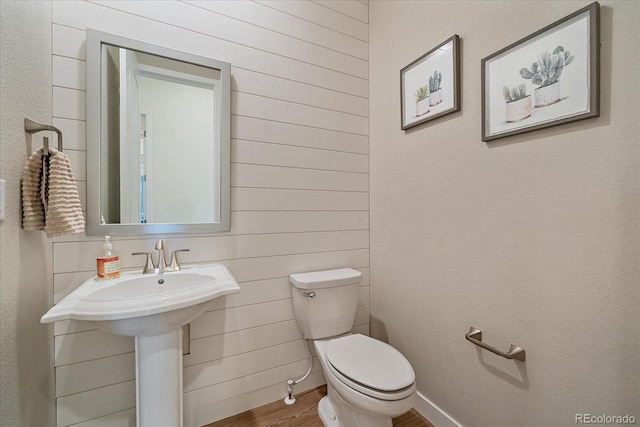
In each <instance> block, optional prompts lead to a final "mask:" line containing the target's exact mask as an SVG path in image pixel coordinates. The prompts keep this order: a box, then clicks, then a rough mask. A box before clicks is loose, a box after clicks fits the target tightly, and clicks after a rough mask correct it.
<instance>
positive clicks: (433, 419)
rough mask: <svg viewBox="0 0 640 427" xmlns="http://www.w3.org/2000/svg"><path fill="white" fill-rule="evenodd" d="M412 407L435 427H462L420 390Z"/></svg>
mask: <svg viewBox="0 0 640 427" xmlns="http://www.w3.org/2000/svg"><path fill="white" fill-rule="evenodd" d="M414 409H415V410H416V411H418V413H419V414H420V415H422V416H423V417H425V418H426V419H428V420H429V422H430V423H431V424H433V425H434V426H435V427H463V426H462V424H460V423H459V422H457V421H456V420H454V419H453V417H451V415H449V414H447V413H446V412H444V411H443V410H442V409H440V408H439V407H438V406H437V405H436V404H435V403H433V402H432V401H430V400H429V399H427V398H426V397H425V396H424V395H423V394H422V393H420V392H418V393H417V396H416V405H415V406H414Z"/></svg>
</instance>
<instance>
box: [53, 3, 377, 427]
mask: <svg viewBox="0 0 640 427" xmlns="http://www.w3.org/2000/svg"><path fill="white" fill-rule="evenodd" d="M52 10H53V13H52V21H53V22H52V32H53V58H52V61H53V89H52V90H53V114H54V118H53V121H54V125H56V126H58V127H59V128H61V129H62V131H63V132H64V136H65V139H64V141H65V152H66V153H67V154H68V155H69V156H70V158H71V161H72V164H73V166H74V171H75V174H76V179H77V180H78V186H79V189H80V193H81V198H82V201H83V203H84V201H85V200H86V181H85V180H86V167H87V165H86V156H85V152H86V136H85V129H86V126H85V119H86V113H85V111H86V108H85V106H86V99H85V95H86V92H85V91H86V86H85V72H86V62H85V61H86V55H85V38H86V31H85V30H86V28H87V27H89V28H95V29H98V30H102V31H106V32H111V33H116V34H120V35H123V36H126V37H131V38H136V39H141V40H144V41H148V42H151V43H154V44H160V45H165V46H168V47H171V48H173V49H180V50H184V51H189V52H192V53H195V54H198V55H203V56H209V57H213V58H217V59H220V60H223V61H228V62H230V63H231V74H232V96H231V98H232V99H231V110H232V119H231V120H232V129H231V137H232V165H231V170H232V179H231V185H232V193H231V194H232V213H231V218H232V230H231V232H230V233H220V234H218V235H209V236H206V235H205V236H203V235H198V236H185V235H181V236H126V237H116V238H114V243H115V248H116V250H117V251H118V252H119V253H120V255H121V260H122V266H123V268H125V269H129V268H132V269H137V268H141V267H142V260H141V258H138V257H132V256H131V255H130V254H131V252H134V251H143V250H151V249H152V248H153V243H154V241H155V239H156V238H159V237H163V238H166V239H167V242H168V245H169V246H170V247H169V249H177V248H183V247H184V248H190V249H191V252H188V253H186V254H184V256H183V257H182V258H183V260H184V263H185V264H189V263H196V262H221V263H223V264H225V265H226V266H227V267H228V268H229V269H230V270H231V271H232V273H233V274H234V276H235V277H236V278H237V280H238V281H239V282H240V286H241V289H242V290H241V292H240V294H237V295H233V296H229V297H223V298H221V299H219V300H218V301H216V303H215V304H214V306H213V307H212V308H211V309H210V310H209V311H208V312H206V313H205V314H204V315H202V316H201V317H200V318H198V319H197V320H196V321H195V322H193V323H192V325H191V354H190V355H187V356H185V357H184V408H185V409H184V410H185V425H186V426H200V425H203V424H206V423H209V422H212V421H215V420H218V419H222V418H225V417H227V416H229V415H232V414H234V413H238V412H241V411H244V410H247V409H250V408H252V407H256V406H259V405H261V404H264V403H267V402H271V401H275V400H278V399H281V398H283V397H284V395H285V393H286V380H287V379H289V378H295V377H298V376H300V375H302V374H303V373H304V372H305V371H306V369H307V366H308V354H307V349H306V346H305V343H304V340H302V337H301V334H300V332H299V330H298V328H297V326H296V323H295V319H294V316H293V310H292V304H291V291H290V285H289V282H288V276H289V274H291V273H295V272H302V271H311V270H319V269H328V268H339V267H354V268H357V269H359V270H360V271H362V272H363V281H362V286H361V288H360V291H361V292H360V301H359V308H358V312H357V317H356V326H355V330H356V331H359V332H363V333H368V330H369V305H368V304H369V286H368V285H369V277H368V276H369V275H368V273H369V156H368V153H369V136H368V131H369V118H368V117H369V100H368V97H369V82H368V78H369V61H368V52H369V49H368V6H367V2H366V1H339V2H338V1H313V2H312V1H302V0H300V1H255V2H254V1H210V2H208V1H181V2H178V1H127V2H123V1H95V2H93V1H92V2H85V1H57V0H56V1H53V2H52ZM100 247H101V241H100V239H98V238H88V237H85V236H70V237H66V238H58V239H55V240H54V244H53V252H54V254H53V258H54V261H53V262H54V267H53V271H54V280H53V282H54V295H55V302H57V301H59V300H60V299H61V298H63V297H64V296H65V295H67V294H68V293H69V292H70V291H72V290H73V289H75V288H76V287H77V286H78V285H80V284H81V283H82V282H83V281H84V280H85V279H87V278H88V277H90V276H92V275H93V274H94V268H95V256H96V254H97V253H99V251H100ZM54 331H55V332H54V334H55V371H56V399H57V425H58V426H68V425H74V426H85V427H86V426H134V425H135V383H134V378H135V372H134V353H133V351H134V344H133V339H132V338H128V337H120V336H116V335H110V334H107V333H104V332H101V331H99V330H96V329H95V328H93V327H92V326H91V325H89V324H87V323H83V322H59V323H57V324H56V325H55V328H54ZM158 374H159V375H161V374H162V373H158ZM322 383H324V377H323V375H322V372H321V369H320V367H319V364H318V363H316V364H315V368H314V372H313V373H312V375H311V376H310V377H309V379H307V380H306V381H304V382H303V383H301V384H300V385H298V386H297V387H296V391H301V390H305V389H308V388H311V387H315V386H317V385H319V384H322Z"/></svg>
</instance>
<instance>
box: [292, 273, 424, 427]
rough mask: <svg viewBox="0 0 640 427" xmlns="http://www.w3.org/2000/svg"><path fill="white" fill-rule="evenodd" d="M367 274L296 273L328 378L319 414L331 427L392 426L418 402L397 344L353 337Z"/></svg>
mask: <svg viewBox="0 0 640 427" xmlns="http://www.w3.org/2000/svg"><path fill="white" fill-rule="evenodd" d="M360 276H361V273H360V272H359V271H356V270H353V269H350V268H346V269H340V270H328V271H319V272H312V273H302V274H292V275H291V277H290V281H291V283H292V284H293V288H292V293H293V305H294V313H295V315H296V321H297V323H298V326H299V328H300V330H301V331H302V333H303V335H304V337H305V338H307V339H312V340H313V345H314V349H315V352H316V354H317V356H318V359H319V360H320V363H321V365H322V370H323V373H324V376H325V378H326V380H327V396H325V397H323V398H322V399H321V401H320V403H319V404H318V414H319V415H320V419H321V420H322V422H323V424H324V425H325V426H327V427H329V426H330V427H340V426H342V427H390V426H391V425H392V421H391V419H392V418H393V417H397V416H399V415H402V414H404V413H405V412H407V411H409V410H410V409H411V408H412V407H413V405H414V403H415V399H416V386H415V374H414V371H413V368H412V367H411V364H410V363H409V361H408V360H407V359H406V358H405V357H404V356H403V355H402V353H400V352H399V351H398V350H396V349H395V348H393V347H392V346H390V345H388V344H386V343H383V342H382V341H378V340H376V339H374V338H371V337H368V336H365V335H361V334H352V333H351V332H350V330H351V328H352V327H353V320H354V318H355V311H356V308H357V303H358V287H359V283H360Z"/></svg>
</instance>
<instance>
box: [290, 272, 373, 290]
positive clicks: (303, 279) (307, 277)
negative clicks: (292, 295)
mask: <svg viewBox="0 0 640 427" xmlns="http://www.w3.org/2000/svg"><path fill="white" fill-rule="evenodd" d="M361 276H362V273H361V272H359V271H358V270H354V269H353V268H340V269H337V270H324V271H312V272H310V273H296V274H292V275H291V276H289V281H290V282H291V283H292V284H293V285H294V286H295V287H296V288H299V289H318V288H330V287H333V286H343V285H351V284H354V283H359V282H360V277H361Z"/></svg>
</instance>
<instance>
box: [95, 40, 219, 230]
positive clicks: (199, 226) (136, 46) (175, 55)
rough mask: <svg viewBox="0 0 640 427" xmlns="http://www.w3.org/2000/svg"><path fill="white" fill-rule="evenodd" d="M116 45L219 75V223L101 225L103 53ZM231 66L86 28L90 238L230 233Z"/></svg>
mask: <svg viewBox="0 0 640 427" xmlns="http://www.w3.org/2000/svg"><path fill="white" fill-rule="evenodd" d="M103 43H106V44H110V45H115V46H119V47H123V48H127V49H132V50H137V51H141V52H146V53H150V54H153V55H157V56H162V57H166V58H170V59H176V60H179V61H184V62H188V63H192V64H197V65H201V66H204V67H209V68H215V69H218V70H220V74H221V76H220V80H221V87H222V106H223V108H222V109H221V113H220V114H221V117H220V222H215V223H182V224H172V223H165V224H162V223H155V224H154V223H146V224H101V223H100V164H101V159H100V144H101V136H100V135H101V133H100V125H101V111H100V108H101V102H100V101H101V98H100V97H101V93H100V88H101V82H100V79H101V65H100V60H101V48H102V44H103ZM230 151H231V64H229V63H228V62H223V61H218V60H216V59H212V58H207V57H203V56H199V55H195V54H191V53H187V52H181V51H178V50H174V49H170V48H167V47H164V46H158V45H153V44H150V43H147V42H143V41H140V40H135V39H130V38H126V37H122V36H118V35H115V34H110V33H105V32H102V31H98V30H93V29H89V28H87V218H86V223H87V235H88V236H102V235H107V234H108V235H136V234H173V233H175V234H178V233H185V234H186V233H188V234H206V233H217V232H223V231H229V230H230V229H231V154H230Z"/></svg>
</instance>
